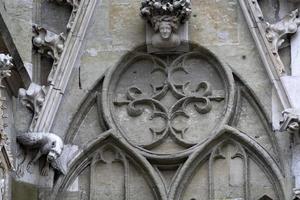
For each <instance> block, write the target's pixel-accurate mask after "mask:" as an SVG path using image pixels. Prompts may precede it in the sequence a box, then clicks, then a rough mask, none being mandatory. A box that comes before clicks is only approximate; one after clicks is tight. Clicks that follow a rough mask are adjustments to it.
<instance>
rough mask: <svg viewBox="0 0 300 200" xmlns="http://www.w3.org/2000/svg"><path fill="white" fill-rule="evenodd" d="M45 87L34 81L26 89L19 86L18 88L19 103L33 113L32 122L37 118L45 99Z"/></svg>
mask: <svg viewBox="0 0 300 200" xmlns="http://www.w3.org/2000/svg"><path fill="white" fill-rule="evenodd" d="M45 96H46V88H45V86H40V85H38V84H36V83H31V84H30V86H29V88H28V89H27V90H26V89H24V88H21V89H20V90H19V99H20V101H21V103H22V104H23V105H24V106H26V107H27V108H28V109H30V110H31V111H32V112H33V113H34V117H33V122H34V121H36V120H37V118H38V115H39V113H40V111H41V108H42V106H43V103H44V101H45Z"/></svg>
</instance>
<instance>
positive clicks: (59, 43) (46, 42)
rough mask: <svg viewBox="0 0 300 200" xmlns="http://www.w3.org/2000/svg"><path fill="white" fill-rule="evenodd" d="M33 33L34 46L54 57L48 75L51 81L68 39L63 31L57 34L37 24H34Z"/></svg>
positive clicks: (42, 52)
mask: <svg viewBox="0 0 300 200" xmlns="http://www.w3.org/2000/svg"><path fill="white" fill-rule="evenodd" d="M33 33H34V36H33V38H32V43H33V46H34V47H35V48H37V51H38V52H39V53H41V54H43V55H47V56H50V57H51V58H52V59H53V66H52V70H51V72H50V74H49V76H48V81H49V82H51V81H52V79H53V76H54V73H55V71H56V68H57V65H58V61H59V58H60V56H61V54H62V52H63V49H64V43H65V40H66V39H65V37H64V35H63V33H61V34H59V35H57V34H55V33H52V32H50V31H48V30H46V29H44V28H42V27H39V26H36V25H34V26H33Z"/></svg>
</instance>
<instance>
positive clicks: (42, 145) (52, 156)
mask: <svg viewBox="0 0 300 200" xmlns="http://www.w3.org/2000/svg"><path fill="white" fill-rule="evenodd" d="M17 142H18V143H19V144H21V145H22V146H24V147H25V148H26V149H28V150H32V149H37V150H38V152H37V154H36V155H35V156H34V157H33V159H31V160H30V162H29V163H28V165H27V170H30V167H31V165H32V164H34V163H36V162H37V161H38V160H39V159H40V158H41V157H42V156H44V155H45V156H46V161H45V163H44V166H43V168H42V171H41V174H42V175H43V176H47V174H48V171H49V167H50V165H51V166H52V167H53V168H54V169H56V170H58V171H60V172H61V173H63V174H64V173H65V172H64V170H62V169H60V167H59V165H58V164H57V162H56V160H57V159H58V158H59V157H60V156H61V154H62V151H63V148H64V143H63V141H62V139H61V138H60V137H59V136H57V135H55V134H53V133H43V132H40V133H39V132H33V133H30V132H29V133H23V134H20V135H18V136H17Z"/></svg>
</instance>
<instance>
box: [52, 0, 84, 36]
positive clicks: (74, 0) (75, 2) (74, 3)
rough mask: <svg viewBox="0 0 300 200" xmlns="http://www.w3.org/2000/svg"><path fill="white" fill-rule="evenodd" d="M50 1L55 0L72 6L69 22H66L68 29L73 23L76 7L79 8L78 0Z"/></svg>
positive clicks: (57, 1) (68, 29) (57, 0)
mask: <svg viewBox="0 0 300 200" xmlns="http://www.w3.org/2000/svg"><path fill="white" fill-rule="evenodd" d="M51 1H55V2H56V3H58V4H67V5H70V6H71V7H72V13H71V16H70V19H69V22H68V24H67V31H70V30H71V28H72V26H73V24H74V21H75V17H76V14H77V11H78V8H79V4H80V0H51Z"/></svg>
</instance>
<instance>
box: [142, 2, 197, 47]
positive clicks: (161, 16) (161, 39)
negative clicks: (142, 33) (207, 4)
mask: <svg viewBox="0 0 300 200" xmlns="http://www.w3.org/2000/svg"><path fill="white" fill-rule="evenodd" d="M140 11H141V16H142V17H143V18H144V19H145V20H146V21H147V23H148V25H149V26H150V27H151V28H152V30H151V31H149V30H147V31H146V33H147V43H148V45H151V46H153V47H154V48H157V49H161V50H172V51H173V50H174V49H176V48H178V47H179V46H180V45H181V43H182V42H187V40H188V38H187V35H188V34H187V30H182V27H183V26H184V24H185V25H186V22H187V21H188V20H189V18H190V15H191V13H192V9H191V2H190V0H143V1H142V6H141V8H140ZM183 29H187V26H185V27H183ZM180 30H181V31H180ZM180 32H181V33H180Z"/></svg>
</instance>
